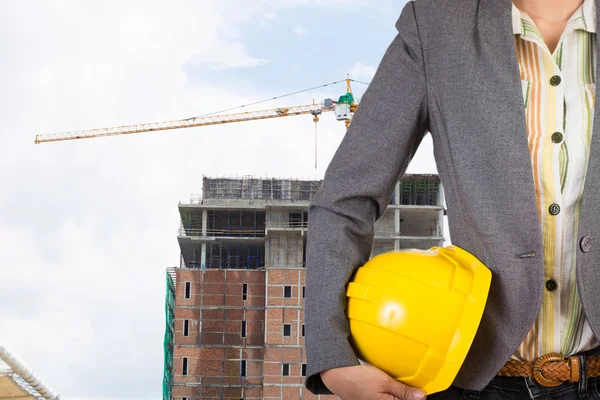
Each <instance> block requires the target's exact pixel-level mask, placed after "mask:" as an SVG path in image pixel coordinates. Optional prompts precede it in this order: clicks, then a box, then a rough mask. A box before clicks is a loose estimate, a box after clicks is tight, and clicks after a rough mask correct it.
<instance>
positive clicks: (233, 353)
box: [223, 347, 242, 360]
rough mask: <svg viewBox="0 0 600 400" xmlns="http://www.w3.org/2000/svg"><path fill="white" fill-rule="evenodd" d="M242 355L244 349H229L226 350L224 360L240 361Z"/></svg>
mask: <svg viewBox="0 0 600 400" xmlns="http://www.w3.org/2000/svg"><path fill="white" fill-rule="evenodd" d="M241 354H242V349H240V348H235V347H234V348H228V349H224V354H223V358H226V359H230V360H239V359H240V357H241Z"/></svg>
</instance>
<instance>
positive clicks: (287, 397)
mask: <svg viewBox="0 0 600 400" xmlns="http://www.w3.org/2000/svg"><path fill="white" fill-rule="evenodd" d="M300 390H301V388H296V387H284V388H283V395H282V396H281V400H299V399H300Z"/></svg>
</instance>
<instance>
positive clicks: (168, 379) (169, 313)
mask: <svg viewBox="0 0 600 400" xmlns="http://www.w3.org/2000/svg"><path fill="white" fill-rule="evenodd" d="M174 319H175V285H174V284H173V279H172V278H171V275H169V272H168V271H167V288H166V296H165V322H166V325H167V326H166V328H165V340H164V352H165V366H164V376H163V400H171V397H172V396H171V388H172V387H173V337H174V335H175V332H174V324H173V321H174Z"/></svg>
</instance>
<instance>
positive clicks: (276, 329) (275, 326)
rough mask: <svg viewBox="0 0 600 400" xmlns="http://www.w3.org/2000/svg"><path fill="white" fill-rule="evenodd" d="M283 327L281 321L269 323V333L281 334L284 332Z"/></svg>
mask: <svg viewBox="0 0 600 400" xmlns="http://www.w3.org/2000/svg"><path fill="white" fill-rule="evenodd" d="M282 329H283V328H282V325H281V322H279V321H267V333H280V332H282Z"/></svg>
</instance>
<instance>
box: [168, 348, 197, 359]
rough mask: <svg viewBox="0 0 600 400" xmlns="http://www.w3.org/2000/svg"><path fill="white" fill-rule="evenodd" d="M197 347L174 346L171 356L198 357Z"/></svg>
mask: <svg viewBox="0 0 600 400" xmlns="http://www.w3.org/2000/svg"><path fill="white" fill-rule="evenodd" d="M200 354H201V353H200V348H199V347H188V346H174V348H173V357H200Z"/></svg>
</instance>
